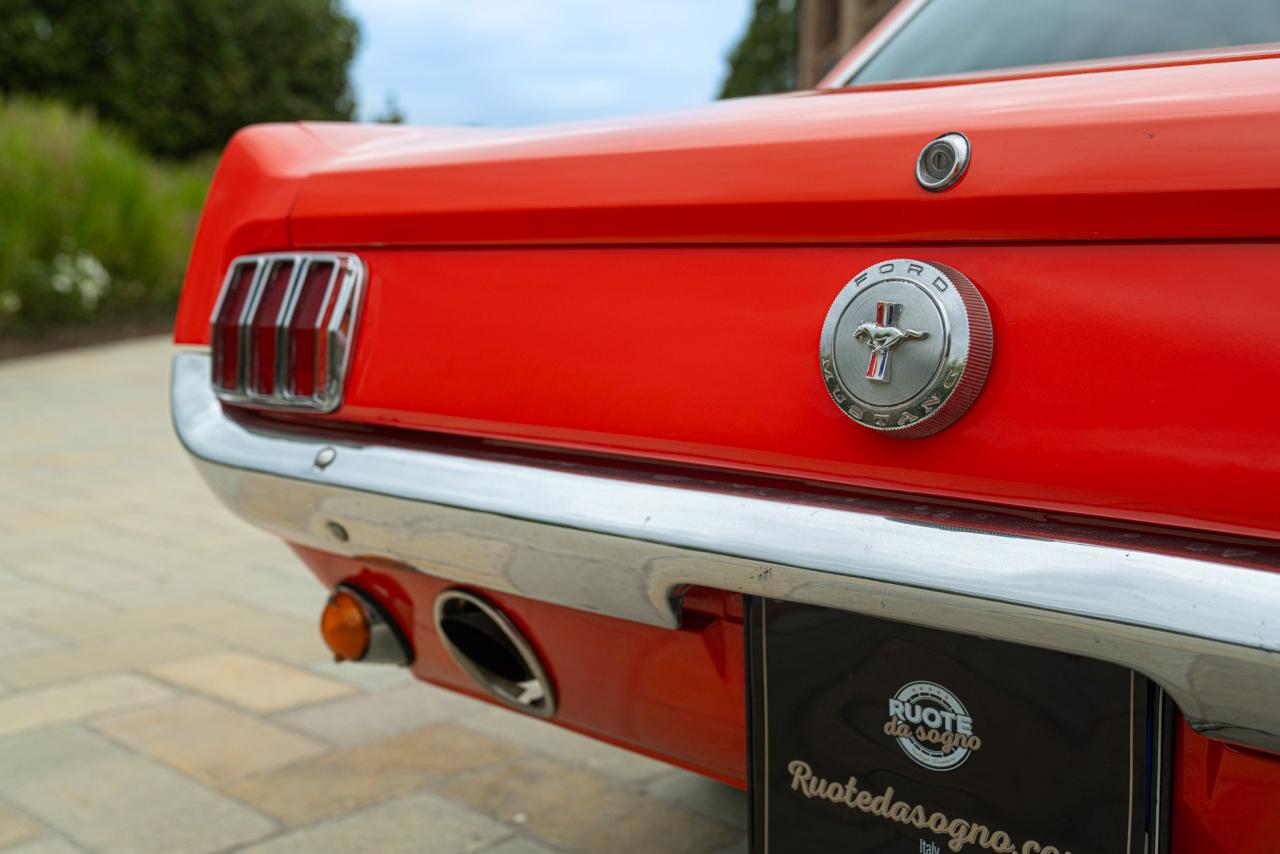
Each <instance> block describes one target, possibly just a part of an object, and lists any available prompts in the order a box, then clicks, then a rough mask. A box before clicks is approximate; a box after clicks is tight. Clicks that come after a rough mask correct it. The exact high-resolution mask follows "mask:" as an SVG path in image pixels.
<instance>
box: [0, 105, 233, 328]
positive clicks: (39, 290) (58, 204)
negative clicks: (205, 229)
mask: <svg viewBox="0 0 1280 854" xmlns="http://www.w3.org/2000/svg"><path fill="white" fill-rule="evenodd" d="M213 164H214V161H213V159H212V158H209V159H204V160H201V161H197V162H193V163H186V164H175V163H165V162H159V161H156V160H154V159H152V158H150V157H148V156H147V155H146V154H144V153H143V152H142V150H141V149H140V148H139V147H138V146H136V145H134V144H133V143H132V142H131V141H130V140H128V139H126V138H125V137H123V136H122V135H120V134H118V133H117V132H115V131H114V130H112V129H110V128H107V127H104V126H102V125H101V124H99V123H98V122H97V121H96V120H95V119H94V118H93V117H92V116H91V115H89V114H87V113H83V112H76V111H74V110H71V109H68V108H67V107H65V106H63V105H61V104H57V103H52V102H47V101H37V100H30V99H23V98H10V99H7V100H0V334H6V335H21V334H38V333H40V332H42V331H44V330H48V329H52V328H55V327H65V326H68V325H73V324H86V323H89V322H91V321H105V322H127V321H139V320H142V321H148V320H154V319H157V318H160V317H163V316H165V315H168V314H172V312H173V309H174V306H175V305H176V303H177V297H178V291H179V289H180V287H181V284H182V273H183V269H184V268H185V266H186V263H187V254H188V253H189V252H190V249H191V239H192V237H193V235H194V233H195V227H196V221H197V218H198V217H199V214H200V207H201V205H202V204H203V202H204V196H205V192H206V191H207V190H208V187H209V178H210V176H211V175H212V172H213Z"/></svg>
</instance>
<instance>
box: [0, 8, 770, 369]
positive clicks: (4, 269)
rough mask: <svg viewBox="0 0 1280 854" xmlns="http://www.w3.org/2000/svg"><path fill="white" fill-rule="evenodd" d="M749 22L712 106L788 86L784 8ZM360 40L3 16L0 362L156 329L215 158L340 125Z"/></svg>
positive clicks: (278, 28)
mask: <svg viewBox="0 0 1280 854" xmlns="http://www.w3.org/2000/svg"><path fill="white" fill-rule="evenodd" d="M754 7H755V9H754V12H755V14H754V18H753V21H752V23H751V24H750V26H749V29H748V31H747V33H746V34H745V36H744V37H743V39H742V41H741V43H740V44H739V45H738V46H737V47H736V48H735V50H734V52H733V54H732V55H731V56H730V57H729V58H728V59H729V68H728V71H727V77H726V82H725V85H724V89H723V92H722V97H731V96H735V95H745V94H755V93H760V92H772V91H780V90H785V89H788V88H791V87H792V86H793V85H794V74H793V60H794V51H795V11H794V8H795V3H794V2H793V0H755V2H754ZM359 39H360V32H359V27H358V25H357V22H356V21H355V19H354V18H352V17H351V16H350V15H349V14H348V13H347V11H346V10H345V8H344V6H343V4H342V2H341V0H0V356H4V355H12V354H15V353H21V352H27V351H32V350H40V349H48V348H51V347H56V346H62V345H64V344H69V343H79V342H82V341H91V340H95V339H106V338H112V337H120V336H122V335H128V334H135V333H138V332H156V331H161V330H163V329H165V328H167V326H168V324H169V323H170V321H171V318H172V316H173V311H174V309H175V307H176V304H177V297H178V291H179V289H180V287H181V281H182V274H183V269H184V267H185V265H186V261H187V254H188V252H189V251H190V246H191V241H192V238H193V236H194V233H195V228H196V224H197V221H198V219H199V214H200V208H201V205H202V204H203V201H204V196H205V192H206V190H207V188H208V185H209V180H210V178H211V177H212V174H213V169H214V165H215V163H216V158H217V152H218V151H219V150H220V149H221V147H222V146H223V145H224V144H225V143H226V141H227V140H228V139H229V138H230V136H231V134H233V133H234V132H235V131H236V130H237V129H238V128H240V127H242V126H244V125H248V124H253V123H255V122H264V121H292V120H299V119H308V120H349V119H351V118H353V116H354V111H355V100H354V97H353V95H352V86H351V82H350V70H351V64H352V60H353V58H354V57H355V54H356V50H357V47H358V44H359ZM390 112H391V113H394V110H393V109H392V110H391V111H390ZM382 120H389V121H395V120H397V117H396V116H395V115H393V114H389V115H387V116H384V117H383V118H382Z"/></svg>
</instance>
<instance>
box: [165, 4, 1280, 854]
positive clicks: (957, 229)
mask: <svg viewBox="0 0 1280 854" xmlns="http://www.w3.org/2000/svg"><path fill="white" fill-rule="evenodd" d="M1274 41H1280V7H1277V6H1276V5H1275V4H1274V3H1273V2H1270V0H1215V2H1213V3H1209V2H1207V0H1206V2H1199V3H1193V2H1182V3H1179V2H1173V0H1130V2H1126V3H1116V2H1101V0H1089V2H1070V3H1068V2H1062V0H1054V2H1049V0H1022V2H1019V3H1017V4H1014V3H1011V2H998V0H983V2H978V0H927V2H911V3H908V4H906V5H905V7H904V8H900V9H899V10H898V11H897V12H896V13H895V14H894V15H892V16H891V17H890V19H889V20H888V21H886V23H884V24H883V25H881V27H880V28H879V29H878V30H877V31H876V32H874V33H872V34H871V35H870V36H869V37H868V38H867V39H866V40H865V41H864V42H863V43H862V45H860V46H859V47H858V48H857V49H856V50H855V51H854V52H853V54H852V55H850V56H849V57H848V58H847V59H846V60H845V61H844V62H842V63H841V64H840V65H839V66H838V67H837V68H836V69H835V70H834V71H833V72H832V73H831V74H830V76H829V77H828V78H827V80H826V81H825V82H824V83H823V84H822V85H821V86H820V87H819V88H818V89H817V90H816V91H810V92H802V93H797V94H793V95H786V96H777V97H766V98H756V99H744V100H739V101H732V102H722V103H717V104H714V105H708V106H706V107H704V108H699V109H696V110H691V111H688V112H684V113H679V114H674V115H670V116H665V117H658V118H645V119H635V120H626V121H611V122H605V123H597V124H583V125H571V126H564V127H551V128H537V129H530V130H512V131H496V130H492V131H491V130H442V129H424V128H399V127H361V126H342V125H287V126H286V125H269V126H261V127H254V128H249V129H247V130H245V131H242V132H241V133H240V134H238V135H237V136H236V137H235V139H234V140H233V141H232V143H231V144H230V146H229V147H228V149H227V151H226V154H225V155H224V157H223V160H222V163H221V165H220V166H219V168H218V172H217V176H216V179H215V181H214V185H213V189H212V191H211V193H210V196H209V200H208V204H207V207H206V210H205V213H204V218H203V221H202V223H201V226H200V231H199V235H198V238H197V241H196V246H195V250H194V254H193V257H192V260H191V264H190V268H189V270H188V273H187V278H186V283H185V289H184V292H183V298H182V304H181V309H180V312H179V316H178V321H177V330H176V343H177V344H178V345H180V349H179V351H178V353H177V355H176V356H175V361H174V370H173V415H174V421H175V423H176V425H177V430H178V433H179V435H180V437H181V439H182V441H183V442H184V444H185V445H186V447H187V449H188V450H189V451H190V453H191V455H192V457H193V458H194V460H195V462H196V465H197V466H198V467H199V469H200V471H201V473H202V474H203V475H204V477H205V479H206V480H207V481H208V483H209V485H210V487H211V488H212V489H213V490H214V491H215V492H216V493H217V494H218V496H219V497H220V498H221V499H222V500H223V501H224V502H226V504H227V505H228V506H230V507H231V508H232V509H233V510H234V511H235V512H236V513H238V514H240V515H241V516H243V517H244V518H245V519H247V520H249V521H250V522H253V523H254V524H256V525H259V526H261V527H263V528H265V529H267V530H269V531H271V532H274V533H276V534H278V535H279V536H281V537H283V538H284V539H285V540H287V541H288V542H289V543H290V544H292V545H293V547H294V549H295V550H296V551H297V553H298V555H299V556H300V557H301V558H302V560H303V561H305V562H306V564H307V565H308V566H309V567H310V568H311V569H312V571H313V572H314V573H315V574H316V575H317V576H318V577H319V578H320V579H321V580H322V581H323V582H324V583H325V584H327V585H329V586H330V587H332V588H333V589H334V594H333V596H332V598H331V599H330V602H329V605H328V607H327V608H326V610H325V612H324V614H323V617H322V629H323V633H324V636H325V638H326V640H327V641H328V643H329V644H330V646H331V647H332V649H333V650H334V652H335V654H336V655H337V656H338V657H339V658H342V659H349V660H363V661H372V662H391V663H397V664H402V665H406V666H409V667H412V668H413V671H414V673H416V674H417V675H418V676H420V677H421V678H423V679H426V680H429V681H431V682H434V683H437V684H440V685H444V686H447V687H449V688H453V689H455V690H458V691H462V692H464V693H469V694H473V695H476V696H480V697H485V698H488V699H491V700H493V701H495V702H499V703H503V704H506V705H508V706H511V707H514V708H517V709H521V710H523V711H525V712H527V713H529V714H533V715H538V716H541V717H544V718H548V719H550V720H552V721H555V722H556V723H558V724H560V725H562V726H565V727H569V728H571V729H574V730H577V731H579V732H582V733H586V734H589V735H592V736H595V737H597V738H601V739H604V740H607V741H610V742H613V743H615V744H618V745H622V746H624V747H628V748H631V749H633V750H637V751H641V752H644V753H647V754H650V755H653V756H657V757H660V758H662V759H665V760H667V761H670V762H674V763H676V764H679V765H682V766H685V767H687V768H691V769H694V770H696V771H700V772H702V773H704V774H707V775H710V776H712V777H715V778H718V779H720V780H725V781H728V782H731V783H734V784H736V785H739V786H743V787H746V788H748V789H749V790H750V792H751V804H752V811H753V820H752V845H753V848H754V849H755V850H757V851H761V852H765V851H768V852H774V854H785V852H793V851H794V852H800V851H803V852H812V851H826V850H840V851H842V852H853V854H858V853H859V852H879V851H902V852H907V851H911V852H917V851H918V852H934V851H942V850H943V849H946V850H949V851H1002V852H1023V854H1031V852H1040V854H1062V852H1067V851H1072V852H1075V854H1087V852H1103V854H1112V852H1141V851H1146V852H1162V851H1172V852H1177V854H1207V852H1237V851H1239V852H1243V851H1250V852H1253V851H1256V852H1272V851H1277V850H1280V756H1278V755H1277V753H1280V574H1278V570H1280V551H1278V550H1277V539H1280V510H1278V507H1280V505H1278V504H1277V496H1280V443H1278V442H1277V441H1276V426H1275V425H1276V423H1277V422H1276V420H1275V418H1276V414H1277V409H1276V403H1275V402H1274V396H1275V391H1276V388H1277V387H1280V358H1278V357H1277V352H1278V351H1277V343H1276V342H1277V332H1276V330H1277V318H1278V317H1280V314H1278V309H1280V291H1278V290H1277V270H1280V244H1277V240H1278V239H1280V218H1278V217H1277V214H1276V211H1277V210H1278V209H1280V159H1278V158H1277V144H1276V141H1277V139H1280V49H1277V48H1276V47H1275V46H1274V45H1271V46H1268V45H1266V44H1265V42H1274ZM1259 43H1264V44H1261V46H1259Z"/></svg>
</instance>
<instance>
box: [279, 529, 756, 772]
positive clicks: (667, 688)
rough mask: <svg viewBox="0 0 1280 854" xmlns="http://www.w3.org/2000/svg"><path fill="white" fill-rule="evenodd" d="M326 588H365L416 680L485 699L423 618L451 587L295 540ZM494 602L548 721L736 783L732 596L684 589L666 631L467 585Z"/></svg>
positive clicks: (737, 676) (740, 756)
mask: <svg viewBox="0 0 1280 854" xmlns="http://www.w3.org/2000/svg"><path fill="white" fill-rule="evenodd" d="M294 551H296V552H297V553H298V555H299V557H301V558H302V559H303V560H304V561H305V562H306V563H307V565H308V566H310V567H311V569H312V571H313V572H315V574H316V576H317V577H319V578H320V580H321V581H323V582H324V583H325V584H326V585H327V586H328V587H330V588H332V587H333V586H334V585H336V584H338V583H339V582H342V581H348V582H350V583H352V584H354V585H356V586H358V587H360V588H361V589H362V590H363V591H365V592H366V593H368V594H370V595H372V596H375V597H377V598H378V600H379V601H380V602H382V603H383V604H384V606H385V607H386V608H387V609H388V610H389V611H390V612H391V613H392V614H393V615H394V616H395V618H396V620H397V622H398V623H399V625H400V628H401V629H403V630H404V632H405V634H406V636H407V637H409V638H410V639H411V640H412V643H413V649H414V653H415V655H416V660H415V661H414V664H413V672H414V674H415V675H417V676H418V677H420V678H422V679H424V680H426V681H428V682H434V683H436V684H438V685H443V686H444V687H446V688H452V689H453V690H455V691H461V692H463V693H465V694H470V695H472V696H476V697H480V698H482V699H485V700H489V697H488V696H487V695H485V694H484V693H483V692H481V691H479V690H478V689H477V688H476V686H475V683H473V682H472V681H471V680H470V679H468V677H467V676H466V675H465V674H464V673H463V672H462V671H461V670H460V669H459V668H458V666H457V665H456V664H454V662H453V659H451V658H450V657H449V654H448V652H446V651H445V649H444V647H443V645H442V644H441V643H440V640H439V636H438V635H437V633H436V629H435V624H434V622H433V619H432V607H433V603H434V602H435V597H436V595H437V594H438V593H440V592H441V591H442V590H446V589H449V588H451V587H457V586H460V585H454V584H451V583H449V582H446V581H442V580H440V579H437V578H432V577H430V576H426V575H421V574H418V573H414V572H411V571H407V570H403V569H397V568H395V567H390V566H383V565H370V564H364V563H361V562H359V561H355V560H351V559H347V558H342V557H338V556H337V555H331V554H327V553H324V552H319V551H315V550H312V549H308V548H304V547H301V546H294ZM474 592H478V593H481V594H482V595H484V596H485V597H486V598H487V599H489V601H491V602H493V603H494V604H496V605H497V606H498V607H500V608H501V609H502V610H503V612H504V613H506V614H507V616H509V617H510V618H511V620H512V622H514V623H515V624H516V626H517V627H519V628H520V630H521V631H522V632H523V633H525V634H526V636H527V637H528V638H529V640H530V641H531V643H532V646H533V647H534V648H535V649H536V650H537V652H538V653H539V654H540V656H541V657H542V659H543V661H544V663H545V665H546V667H547V670H548V672H549V674H550V677H551V679H552V681H553V683H554V684H555V687H556V690H557V692H558V696H557V704H558V708H557V711H556V723H558V724H560V725H562V726H565V727H568V728H569V729H573V730H577V731H578V732H581V733H585V734H587V735H590V736H592V737H594V738H598V739H602V740H604V741H608V742H610V743H613V744H616V745H619V746H621V747H626V748H629V749H631V750H634V751H637V752H640V753H644V754H647V755H650V756H655V757H657V758H660V759H663V760H664V761H667V762H674V763H676V764H678V765H681V766H683V767H686V768H688V769H690V770H693V771H697V772H699V773H701V774H705V775H707V776H710V777H715V778H716V779H719V780H722V781H724V782H727V783H731V784H733V785H736V786H739V787H743V786H745V783H744V781H745V779H746V755H745V750H746V734H745V733H746V729H745V727H746V723H745V711H744V705H745V704H744V697H745V696H746V687H745V685H744V681H743V680H744V669H743V666H742V646H743V628H742V598H741V597H740V596H737V595H734V594H728V593H722V592H720V591H710V590H707V591H703V590H694V591H691V592H690V594H689V596H688V597H687V598H686V600H685V621H684V625H683V626H682V627H681V628H680V629H678V630H676V631H672V630H670V629H661V628H657V627H654V626H645V625H641V624H639V623H633V622H630V621H627V620H617V619H613V618H610V617H601V616H598V615H595V614H588V613H585V612H582V611H574V610H571V609H569V608H562V607H559V606H556V605H548V604H546V603H543V602H535V601H533V600H530V599H522V598H520V597H517V596H510V595H506V594H501V593H494V592H492V591H485V590H480V589H476V590H475V591H474Z"/></svg>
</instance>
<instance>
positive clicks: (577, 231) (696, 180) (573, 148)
mask: <svg viewBox="0 0 1280 854" xmlns="http://www.w3.org/2000/svg"><path fill="white" fill-rule="evenodd" d="M1277 90H1280V59H1277V58H1255V59H1249V60H1240V61H1234V62H1220V63H1204V62H1202V63H1198V64H1192V65H1182V66H1172V67H1157V68H1142V69H1127V70H1122V71H1097V72H1093V73H1087V74H1072V75H1066V74H1062V75H1056V76H1041V77H1036V78H1031V79H1012V80H1000V81H992V82H977V83H974V82H971V83H965V84H960V85H957V84H954V83H953V84H951V85H924V84H917V85H914V86H898V87H885V88H876V89H850V90H844V91H836V92H825V93H801V94H797V95H786V96H779V97H772V98H760V99H743V100H740V101H728V102H721V103H717V104H712V105H708V106H705V107H702V108H699V109H697V110H692V111H688V112H685V113H679V114H675V115H671V116H666V117H654V118H644V119H629V120H623V121H613V122H609V123H599V124H595V125H583V126H569V127H561V128H556V127H551V128H539V129H532V130H519V131H501V132H492V133H490V134H487V135H482V136H478V137H475V138H470V139H467V140H465V141H462V140H456V139H442V140H441V139H438V140H436V141H434V142H423V143H420V144H418V145H415V146H407V145H405V144H404V142H403V141H397V142H395V143H394V144H393V143H387V144H386V145H385V146H378V145H374V144H369V145H367V146H365V147H364V148H361V149H359V150H356V151H352V152H351V153H349V154H347V155H345V156H342V157H339V158H336V159H335V160H333V161H331V162H327V163H322V164H318V165H317V168H316V170H315V172H314V173H313V174H312V175H311V176H309V177H308V178H307V180H305V181H304V182H303V183H302V185H301V187H300V189H299V193H298V198H297V201H296V203H295V205H294V208H293V212H292V215H291V229H292V234H293V237H294V239H295V240H296V241H297V242H298V245H299V246H303V247H311V246H330V245H335V244H345V245H349V246H378V245H381V246H387V245H403V246H420V245H427V244H435V245H439V244H470V245H474V244H487V245H492V244H502V243H505V244H512V243H523V244H530V243H542V244H546V243H574V244H582V243H636V242H650V243H655V242H663V243H669V242H676V243H689V242H703V243H705V242H727V243H796V242H813V241H831V242H859V243H883V242H921V241H928V242H932V241H951V240H961V241H975V240H981V241H988V240H997V241H1009V240H1034V241H1040V240H1054V241H1062V240H1149V239H1158V240H1171V239H1181V240H1191V239H1214V238H1243V237H1249V238H1268V237H1277V236H1280V223H1277V221H1276V219H1275V218H1274V217H1269V216H1266V215H1265V214H1266V211H1267V210H1268V209H1269V208H1270V206H1272V205H1274V204H1275V203H1276V202H1277V201H1278V200H1280V174H1277V172H1276V170H1275V169H1273V168H1271V167H1272V162H1273V154H1272V146H1271V144H1270V140H1271V139H1274V138H1275V137H1276V136H1277V134H1280V110H1277V108H1276V97H1275V93H1276V91H1277ZM951 130H961V131H963V132H964V133H965V134H966V135H968V137H969V138H970V140H971V141H972V143H973V151H974V155H973V161H972V164H971V165H970V167H969V170H968V172H967V173H966V175H965V177H964V178H963V180H962V181H961V182H960V183H959V184H957V185H956V186H955V187H954V188H952V189H951V190H949V191H947V192H946V193H941V194H932V193H928V192H925V191H923V190H921V189H920V187H919V186H917V185H916V182H915V177H914V170H913V167H914V163H915V158H916V155H917V154H918V153H919V151H920V149H921V147H922V146H923V145H924V144H925V143H926V142H928V141H929V140H930V139H933V138H934V137H936V136H937V135H939V134H940V133H943V132H946V131H951ZM316 132H317V133H321V134H323V129H317V130H316Z"/></svg>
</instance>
